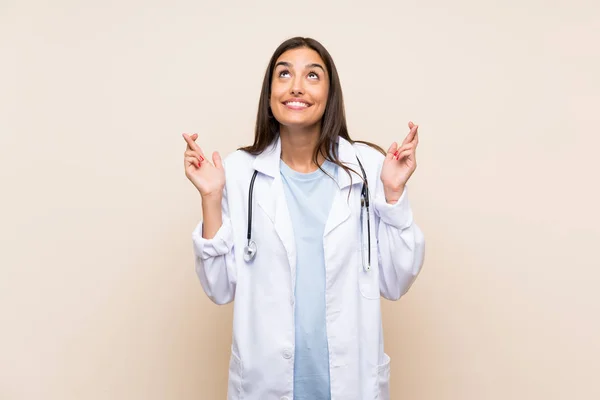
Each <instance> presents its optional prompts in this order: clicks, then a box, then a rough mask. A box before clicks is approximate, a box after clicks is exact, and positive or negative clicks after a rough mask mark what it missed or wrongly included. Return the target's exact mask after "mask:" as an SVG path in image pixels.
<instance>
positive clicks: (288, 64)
mask: <svg viewBox="0 0 600 400" xmlns="http://www.w3.org/2000/svg"><path fill="white" fill-rule="evenodd" d="M280 65H283V66H284V67H287V68H292V64H291V63H289V62H287V61H279V62H278V63H277V64H275V68H277V67H278V66H280ZM306 68H321V69H322V70H323V72H325V68H323V66H322V65H321V64H319V63H312V64H307V65H306Z"/></svg>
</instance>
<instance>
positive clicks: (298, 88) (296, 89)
mask: <svg viewBox="0 0 600 400" xmlns="http://www.w3.org/2000/svg"><path fill="white" fill-rule="evenodd" d="M291 94H293V95H296V96H297V95H300V94H304V88H303V86H302V78H299V77H298V78H296V79H294V81H293V82H292V88H291Z"/></svg>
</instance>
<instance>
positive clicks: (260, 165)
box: [253, 135, 362, 189]
mask: <svg viewBox="0 0 600 400" xmlns="http://www.w3.org/2000/svg"><path fill="white" fill-rule="evenodd" d="M338 152H339V158H340V161H341V162H342V163H343V164H344V165H346V166H347V167H349V168H350V169H352V171H350V175H348V174H347V173H346V172H345V171H344V170H340V171H338V174H337V176H338V178H337V182H338V185H339V187H340V189H343V188H345V187H347V186H349V185H350V184H357V183H362V174H361V171H360V166H359V165H358V162H357V161H356V155H357V152H356V150H355V149H354V146H352V144H351V143H350V142H349V141H347V140H346V139H344V138H338ZM280 160H281V137H280V136H279V135H277V138H276V139H275V140H274V141H273V143H271V144H270V145H269V146H268V147H267V148H266V149H265V150H264V151H263V152H262V153H260V154H259V155H257V156H256V158H255V159H254V163H253V167H254V169H255V170H257V171H258V172H260V173H262V174H265V175H268V176H270V177H271V178H275V177H276V176H278V175H279V166H280V164H279V163H280Z"/></svg>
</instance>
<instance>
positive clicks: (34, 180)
mask: <svg viewBox="0 0 600 400" xmlns="http://www.w3.org/2000/svg"><path fill="white" fill-rule="evenodd" d="M451 3H452V4H451ZM230 6H233V7H234V8H231V9H229V7H230ZM599 15H600V6H599V5H598V2H597V1H593V0H590V1H566V0H563V1H553V2H550V1H541V0H538V1H536V0H526V1H515V0H513V1H506V0H505V1H502V2H491V1H483V2H482V1H475V0H471V1H467V0H459V1H455V2H447V1H444V0H429V1H428V0H421V1H418V2H417V1H414V2H412V1H411V2H395V1H394V2H392V1H390V2H387V3H382V2H377V1H369V2H366V3H347V2H337V3H333V2H326V4H322V3H320V2H275V1H274V2H256V1H254V2H239V4H237V5H231V4H230V5H225V4H221V3H218V2H216V1H214V2H210V3H208V2H203V1H191V0H190V1H179V2H172V1H166V0H162V1H133V0H126V1H96V2H91V1H88V2H76V1H65V0H60V1H59V0H56V1H52V2H49V1H48V2H47V1H30V2H24V1H19V2H17V1H16V0H15V1H7V0H1V1H0V45H1V46H2V47H1V51H2V53H1V54H2V56H1V62H0V85H1V86H0V152H1V154H0V174H1V175H0V176H1V187H0V190H1V197H0V202H1V205H2V207H0V221H1V224H0V239H1V242H0V243H1V251H0V268H1V270H0V323H1V329H0V399H3V400H21V399H48V400H59V399H60V400H70V399H86V400H87V399H90V400H92V399H119V400H120V399H143V400H154V399H177V400H179V399H182V400H183V399H223V398H224V397H225V390H226V374H227V360H228V350H229V345H230V338H231V336H230V329H231V317H232V314H231V310H232V308H231V306H224V307H218V306H216V305H214V304H212V303H210V301H209V300H208V299H207V297H206V296H205V295H204V293H203V292H202V289H201V287H200V284H199V281H198V280H197V278H196V276H195V273H194V269H193V257H192V247H191V232H192V229H193V228H194V226H195V225H196V224H197V222H198V221H199V219H200V217H201V215H200V202H199V196H198V195H197V192H196V191H195V189H194V188H193V187H192V185H191V184H190V183H189V182H188V181H187V180H186V178H185V176H184V171H183V162H182V154H183V151H184V142H183V139H182V138H181V132H199V133H200V137H201V139H200V140H199V142H200V143H201V144H202V145H203V146H204V148H205V149H206V151H212V150H215V149H218V150H219V151H221V152H222V154H227V153H229V152H231V151H232V150H233V149H235V148H236V147H237V146H240V145H243V144H248V143H250V141H251V140H252V134H253V124H254V118H255V113H256V106H257V102H258V95H259V89H260V84H261V79H262V75H263V72H264V68H265V67H266V64H267V61H268V58H269V57H270V55H271V53H272V51H273V50H274V49H275V47H276V46H277V45H278V44H279V43H280V42H281V41H283V40H285V39H286V38H288V37H290V36H294V35H306V36H312V37H314V38H316V39H318V40H320V41H322V43H323V44H324V45H325V46H326V47H327V48H328V49H329V50H330V52H331V53H332V55H333V57H334V59H335V61H336V63H337V65H338V68H339V72H340V75H341V79H342V84H343V89H344V93H345V99H346V105H347V114H348V122H349V125H350V128H351V132H352V135H353V137H354V138H357V139H359V138H360V139H369V140H373V141H376V142H378V143H379V144H381V145H383V146H388V145H389V143H391V141H392V140H397V139H401V138H403V136H404V134H405V133H406V132H407V128H406V123H407V121H408V120H410V119H412V120H414V121H416V122H417V123H419V124H420V127H421V128H420V132H421V135H420V137H421V142H420V150H419V153H418V157H419V167H418V169H417V172H416V174H415V175H414V176H413V178H412V181H411V200H412V204H413V208H414V212H415V215H416V219H417V221H418V223H419V224H420V225H421V227H422V229H423V231H424V232H425V235H426V239H427V254H426V264H425V267H424V270H423V272H422V274H421V276H420V277H419V279H418V280H417V282H416V283H415V285H414V286H413V287H412V289H411V291H410V292H409V294H408V295H407V296H406V297H404V298H403V299H402V300H401V301H399V302H396V303H390V302H387V301H386V302H385V303H384V313H385V315H384V317H385V321H384V323H385V331H386V340H387V342H386V343H387V351H388V352H389V354H390V355H391V357H392V360H393V361H392V396H393V398H394V399H411V400H446V399H453V400H454V399H457V400H458V399H460V400H465V399H469V400H470V399H473V400H475V399H477V400H480V399H486V400H487V399H490V400H495V399H498V400H500V399H502V400H506V399H544V400H554V399H577V400H579V399H598V398H600V384H599V383H598V382H599V381H598V373H599V372H600V296H599V293H598V286H599V285H600V212H599V211H598V209H599V205H600V193H599V192H600V191H599V190H598V187H599V184H598V181H599V171H600V162H599V158H600V157H599V152H600V138H599V134H600V129H599V128H600V111H599V110H600V96H599V88H600V78H599V76H600V74H599V73H598V71H600V53H599V49H600V45H599V43H600V28H599V27H600V17H599Z"/></svg>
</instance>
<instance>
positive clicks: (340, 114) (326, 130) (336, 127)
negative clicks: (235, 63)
mask: <svg viewBox="0 0 600 400" xmlns="http://www.w3.org/2000/svg"><path fill="white" fill-rule="evenodd" d="M302 47H306V48H309V49H312V50H314V51H316V52H317V53H318V54H319V56H321V58H322V59H323V61H324V62H325V67H326V68H327V73H328V74H329V96H328V98H327V106H326V107H325V112H324V113H323V117H322V119H321V135H320V136H319V141H318V142H317V146H316V147H315V152H314V154H313V161H314V163H315V164H318V155H319V153H321V155H322V156H323V157H324V158H325V159H326V160H328V161H330V162H332V163H334V164H336V165H338V166H340V167H341V168H343V169H344V170H345V171H346V172H347V173H348V174H350V172H349V171H350V169H349V168H348V167H346V166H345V165H343V164H342V163H341V162H340V160H339V158H338V154H337V146H333V144H334V143H337V140H338V138H339V137H342V138H344V139H346V140H347V141H349V142H350V143H364V144H366V145H368V146H371V147H373V148H375V149H377V150H378V151H380V152H381V153H382V154H384V155H385V154H386V152H385V150H383V149H382V148H381V147H379V146H378V145H376V144H373V143H369V142H365V141H361V140H352V139H351V138H350V135H349V134H348V128H347V125H346V114H345V111H344V99H343V96H342V86H341V84H340V78H339V76H338V73H337V69H336V68H335V64H334V62H333V59H332V58H331V55H330V54H329V52H328V51H327V50H326V49H325V47H323V45H322V44H321V43H319V42H318V41H316V40H314V39H311V38H304V37H294V38H291V39H288V40H286V41H285V42H283V43H282V44H280V45H279V47H277V49H276V50H275V52H274V53H273V55H272V56H271V60H270V61H269V66H268V67H267V70H266V72H265V77H264V79H263V84H262V89H261V92H260V99H259V102H258V113H257V116H256V127H255V131H254V144H252V145H251V146H247V147H242V148H240V150H243V151H246V152H248V153H250V154H253V155H257V154H260V153H262V152H263V151H264V150H265V149H266V148H267V147H268V146H269V145H270V144H271V143H272V142H273V141H274V140H275V138H276V137H277V134H278V132H279V122H278V121H277V120H276V119H275V118H274V117H273V114H272V113H271V107H270V105H269V98H270V95H271V80H272V77H273V70H274V68H275V63H276V62H277V59H278V58H279V57H280V56H281V55H282V54H283V53H285V52H286V51H288V50H291V49H297V48H302Z"/></svg>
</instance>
